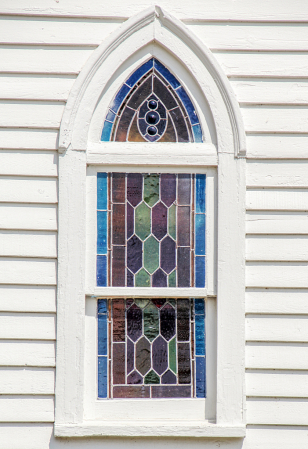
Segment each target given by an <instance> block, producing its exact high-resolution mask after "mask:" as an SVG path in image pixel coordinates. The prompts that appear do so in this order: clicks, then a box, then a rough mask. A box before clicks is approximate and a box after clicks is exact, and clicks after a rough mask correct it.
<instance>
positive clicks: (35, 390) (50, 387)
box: [0, 368, 54, 395]
mask: <svg viewBox="0 0 308 449" xmlns="http://www.w3.org/2000/svg"><path fill="white" fill-rule="evenodd" d="M0 394H18V395H19V394H28V395H29V394H33V395H52V394H54V369H51V368H0Z"/></svg>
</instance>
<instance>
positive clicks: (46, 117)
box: [0, 100, 64, 129]
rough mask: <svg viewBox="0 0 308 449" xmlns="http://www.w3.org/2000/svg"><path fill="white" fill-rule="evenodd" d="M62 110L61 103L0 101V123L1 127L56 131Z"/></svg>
mask: <svg viewBox="0 0 308 449" xmlns="http://www.w3.org/2000/svg"><path fill="white" fill-rule="evenodd" d="M63 110H64V103H62V102H52V101H50V102H43V101H13V100H1V101H0V123H1V126H2V127H5V126H8V127H11V126H16V127H18V128H21V127H23V128H49V129H52V128H55V129H58V128H59V126H60V121H61V117H62V114H63Z"/></svg>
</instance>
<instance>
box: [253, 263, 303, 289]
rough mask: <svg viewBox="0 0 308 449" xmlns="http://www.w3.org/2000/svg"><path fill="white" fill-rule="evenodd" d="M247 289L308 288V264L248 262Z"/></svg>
mask: <svg viewBox="0 0 308 449" xmlns="http://www.w3.org/2000/svg"><path fill="white" fill-rule="evenodd" d="M246 287H266V288H270V287H272V288H308V264H307V263H304V262H298V263H296V262H292V263H291V262H246Z"/></svg>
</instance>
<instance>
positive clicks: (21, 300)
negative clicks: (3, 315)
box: [0, 285, 56, 313]
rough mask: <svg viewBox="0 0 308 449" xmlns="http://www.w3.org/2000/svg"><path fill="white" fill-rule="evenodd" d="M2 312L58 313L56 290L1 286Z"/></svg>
mask: <svg viewBox="0 0 308 449" xmlns="http://www.w3.org/2000/svg"><path fill="white" fill-rule="evenodd" d="M0 297H1V302H0V311H1V312H52V313H55V312H56V288H55V287H35V286H25V285H21V286H12V285H1V286H0Z"/></svg>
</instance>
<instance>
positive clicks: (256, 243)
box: [0, 234, 308, 262]
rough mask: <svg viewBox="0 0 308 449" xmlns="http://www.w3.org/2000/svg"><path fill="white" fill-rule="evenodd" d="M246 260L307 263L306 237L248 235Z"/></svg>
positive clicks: (307, 241) (307, 248)
mask: <svg viewBox="0 0 308 449" xmlns="http://www.w3.org/2000/svg"><path fill="white" fill-rule="evenodd" d="M0 242H1V234H0ZM246 260H250V261H262V260H266V261H270V260H273V261H307V262H308V236H306V235H305V236H303V235H302V236H296V235H292V236H291V235H287V236H283V235H279V236H273V235H272V236H260V235H249V236H247V237H246Z"/></svg>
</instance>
